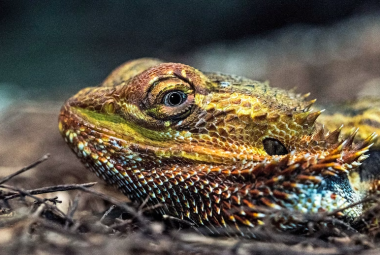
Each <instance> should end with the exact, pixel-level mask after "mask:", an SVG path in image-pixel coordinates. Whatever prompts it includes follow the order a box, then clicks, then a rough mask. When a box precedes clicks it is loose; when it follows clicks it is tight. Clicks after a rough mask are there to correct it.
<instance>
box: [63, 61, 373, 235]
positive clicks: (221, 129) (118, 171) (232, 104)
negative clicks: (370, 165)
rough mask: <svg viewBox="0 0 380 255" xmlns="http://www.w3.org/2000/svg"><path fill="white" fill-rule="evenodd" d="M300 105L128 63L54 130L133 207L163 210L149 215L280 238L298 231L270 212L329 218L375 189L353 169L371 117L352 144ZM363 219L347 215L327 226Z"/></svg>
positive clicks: (275, 92)
mask: <svg viewBox="0 0 380 255" xmlns="http://www.w3.org/2000/svg"><path fill="white" fill-rule="evenodd" d="M173 91H174V94H173ZM171 93H172V94H171ZM178 96H179V98H178ZM175 97H176V98H175ZM306 97H307V96H300V95H296V94H294V93H292V92H287V91H284V90H281V89H277V88H271V87H269V85H268V84H266V83H260V82H257V81H252V80H249V79H246V78H242V77H236V76H229V75H223V74H217V73H202V72H200V71H198V70H196V69H194V68H192V67H190V66H187V65H183V64H176V63H161V62H160V61H159V60H154V59H139V60H135V61H132V62H128V63H126V64H124V65H122V66H121V67H119V68H118V69H116V70H115V71H114V72H113V73H112V74H111V75H110V76H109V77H108V78H107V79H106V80H105V81H104V82H103V84H102V86H99V87H91V88H86V89H83V90H81V91H80V92H79V93H78V94H76V95H75V96H73V97H72V98H70V99H69V100H68V101H67V102H66V103H65V105H64V106H63V107H62V110H61V114H60V117H59V129H60V132H61V134H62V136H63V137H64V139H65V141H66V142H67V143H68V144H69V146H70V147H71V149H72V150H73V151H74V153H75V154H76V155H77V156H78V157H79V158H80V159H81V161H82V162H83V163H84V164H85V165H86V166H87V167H88V168H90V169H91V170H92V171H93V172H95V173H96V174H97V175H98V176H99V177H101V178H103V179H104V180H106V182H108V183H111V184H114V185H116V186H117V187H118V188H119V189H120V190H121V191H122V192H123V193H124V194H125V195H127V196H128V197H129V198H130V199H132V200H134V201H138V202H140V203H141V202H142V201H144V200H145V199H146V198H147V197H149V204H151V205H154V204H157V203H162V204H163V206H162V207H158V209H157V212H158V213H160V214H166V215H171V216H175V217H179V218H181V219H185V220H188V221H191V222H193V223H195V225H196V226H205V227H206V228H207V229H208V230H209V231H211V232H213V233H219V234H223V233H227V232H228V231H235V232H236V230H237V232H238V233H240V234H244V233H245V234H246V233H247V231H249V230H250V229H252V227H255V226H258V225H262V224H267V223H268V224H272V225H274V226H276V227H277V228H278V229H279V230H286V229H292V228H294V227H296V226H297V224H296V223H295V221H294V218H293V217H291V216H283V217H274V216H273V217H271V216H270V215H271V213H273V211H277V210H281V209H286V210H288V211H290V212H292V211H294V212H301V213H317V212H331V211H333V210H335V209H338V208H340V207H342V206H346V205H348V204H350V203H353V202H357V201H359V200H360V199H361V198H363V196H365V195H367V194H370V193H372V192H375V191H376V190H377V181H376V180H374V181H371V182H363V180H360V178H358V177H355V176H357V175H355V171H356V169H357V167H358V166H359V165H360V164H361V163H360V162H362V161H363V160H364V159H365V158H366V157H367V156H366V155H365V153H366V152H367V151H368V149H369V147H370V145H371V143H373V142H374V141H375V137H376V135H375V134H374V133H373V134H371V133H372V132H374V131H380V130H379V128H380V127H379V126H376V125H377V124H378V120H379V119H380V114H379V109H377V112H375V111H374V112H375V113H373V114H372V115H371V119H370V120H371V121H366V122H365V123H362V124H361V126H363V125H364V124H365V125H366V128H365V130H364V133H360V135H359V136H358V137H359V139H358V141H355V144H354V143H353V141H354V138H355V134H356V132H357V131H346V129H344V128H343V130H342V128H339V126H340V124H335V123H332V122H333V121H332V120H331V119H328V116H327V117H326V122H325V124H326V125H327V126H329V128H333V129H335V131H332V132H330V133H327V131H326V130H324V129H323V126H322V125H321V124H318V123H316V119H317V117H318V116H319V115H320V114H321V111H315V112H312V111H311V110H310V107H311V105H312V104H313V103H314V101H315V100H312V101H307V100H306V99H305V98H306ZM173 98H174V99H173ZM173 100H174V101H173ZM173 102H174V103H173ZM367 110H368V109H366V110H363V111H362V112H361V113H362V114H364V113H366V111H367ZM366 116H367V115H366ZM367 117H368V116H367ZM367 117H366V118H367ZM355 124H356V123H355ZM341 131H344V132H345V133H343V134H341V136H343V137H345V139H343V140H341V139H339V136H340V132H341ZM363 137H364V138H363ZM379 144H380V143H379V142H376V143H375V146H376V147H379ZM353 176H354V177H353ZM362 212H363V207H362V205H357V206H355V207H352V208H350V209H346V210H344V211H343V213H341V214H340V215H337V216H338V217H339V216H344V218H345V219H347V220H354V219H355V218H357V217H358V216H359V215H361V214H362ZM268 217H269V219H270V220H269V221H268Z"/></svg>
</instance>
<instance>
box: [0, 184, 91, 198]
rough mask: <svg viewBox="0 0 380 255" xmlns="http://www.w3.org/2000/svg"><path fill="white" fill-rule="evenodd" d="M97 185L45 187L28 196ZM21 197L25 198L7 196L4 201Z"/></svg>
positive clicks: (17, 195) (17, 194) (19, 194)
mask: <svg viewBox="0 0 380 255" xmlns="http://www.w3.org/2000/svg"><path fill="white" fill-rule="evenodd" d="M95 184H96V182H89V183H83V184H68V185H56V186H49V187H43V188H38V189H31V190H26V192H28V194H30V195H38V194H44V193H51V192H57V191H66V190H74V189H81V188H82V187H84V188H88V187H92V186H94V185H95ZM4 188H7V187H4ZM21 196H23V194H22V193H16V194H12V195H8V196H5V197H4V198H2V199H4V200H9V199H13V198H16V197H21ZM0 198H1V197H0Z"/></svg>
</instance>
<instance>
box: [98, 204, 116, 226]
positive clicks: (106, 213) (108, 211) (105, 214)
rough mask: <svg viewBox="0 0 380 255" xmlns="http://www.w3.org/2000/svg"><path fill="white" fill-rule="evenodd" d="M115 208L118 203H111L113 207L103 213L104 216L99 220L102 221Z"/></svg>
mask: <svg viewBox="0 0 380 255" xmlns="http://www.w3.org/2000/svg"><path fill="white" fill-rule="evenodd" d="M115 208H116V205H111V207H110V208H108V210H107V211H106V212H105V213H104V214H103V216H102V218H100V220H99V222H100V223H102V222H103V220H104V219H105V218H106V217H107V216H108V214H110V212H112V210H113V209H115Z"/></svg>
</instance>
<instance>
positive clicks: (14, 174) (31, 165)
mask: <svg viewBox="0 0 380 255" xmlns="http://www.w3.org/2000/svg"><path fill="white" fill-rule="evenodd" d="M49 157H50V154H45V155H44V156H42V158H40V159H38V160H37V161H36V162H34V163H32V164H30V165H29V166H26V167H24V168H22V169H20V170H18V171H17V172H15V173H13V174H10V175H8V176H6V177H4V178H3V179H0V184H3V183H5V182H7V181H9V180H10V179H12V178H13V177H15V176H17V175H19V174H22V173H23V172H26V171H28V170H30V169H32V168H34V167H36V166H37V165H39V164H41V163H42V162H44V161H45V160H47V159H48V158H49Z"/></svg>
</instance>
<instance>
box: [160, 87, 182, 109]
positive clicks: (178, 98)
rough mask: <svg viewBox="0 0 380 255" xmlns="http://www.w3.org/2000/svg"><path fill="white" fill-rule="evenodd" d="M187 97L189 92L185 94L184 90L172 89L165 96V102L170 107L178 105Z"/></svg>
mask: <svg viewBox="0 0 380 255" xmlns="http://www.w3.org/2000/svg"><path fill="white" fill-rule="evenodd" d="M186 99H187V94H185V93H184V92H183V91H180V90H176V91H171V92H169V93H167V94H166V95H165V96H164V97H163V104H165V105H166V106H170V107H176V106H179V105H181V104H183V103H184V102H185V101H186Z"/></svg>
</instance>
